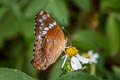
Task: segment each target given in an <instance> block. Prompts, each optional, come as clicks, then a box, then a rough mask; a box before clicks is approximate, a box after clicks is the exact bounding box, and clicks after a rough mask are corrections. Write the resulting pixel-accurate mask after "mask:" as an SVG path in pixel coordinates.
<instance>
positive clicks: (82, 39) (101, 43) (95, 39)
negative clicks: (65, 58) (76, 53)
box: [72, 30, 107, 50]
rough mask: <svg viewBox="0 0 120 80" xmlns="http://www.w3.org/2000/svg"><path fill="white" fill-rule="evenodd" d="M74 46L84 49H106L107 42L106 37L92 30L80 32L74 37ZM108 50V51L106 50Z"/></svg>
mask: <svg viewBox="0 0 120 80" xmlns="http://www.w3.org/2000/svg"><path fill="white" fill-rule="evenodd" d="M72 40H73V43H74V45H76V46H77V47H79V48H82V49H96V48H97V47H104V48H106V46H107V42H106V40H105V38H104V36H103V35H102V34H100V33H98V32H93V31H90V30H79V31H77V32H75V33H74V34H73V35H72ZM106 50H107V49H106Z"/></svg>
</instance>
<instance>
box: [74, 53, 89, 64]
mask: <svg viewBox="0 0 120 80" xmlns="http://www.w3.org/2000/svg"><path fill="white" fill-rule="evenodd" d="M75 56H76V57H77V58H78V60H79V61H80V62H82V64H87V63H89V59H88V58H85V57H82V56H80V55H79V54H76V55H75Z"/></svg>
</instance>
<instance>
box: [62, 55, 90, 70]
mask: <svg viewBox="0 0 120 80" xmlns="http://www.w3.org/2000/svg"><path fill="white" fill-rule="evenodd" d="M68 56H69V55H67V54H66V55H65V56H64V58H65V59H64V61H63V64H62V66H61V68H63V67H64V65H65V62H66V60H67V58H68ZM70 63H71V67H72V69H73V70H78V69H82V64H87V63H89V59H88V58H85V57H82V56H80V55H79V53H77V54H76V55H75V56H72V57H71V59H70Z"/></svg>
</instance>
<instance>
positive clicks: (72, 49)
mask: <svg viewBox="0 0 120 80" xmlns="http://www.w3.org/2000/svg"><path fill="white" fill-rule="evenodd" d="M65 52H66V54H68V55H69V56H70V57H72V56H74V55H76V54H77V53H78V50H77V49H76V48H75V47H70V48H67V49H66V51H65Z"/></svg>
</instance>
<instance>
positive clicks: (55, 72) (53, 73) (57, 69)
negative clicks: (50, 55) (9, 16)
mask: <svg viewBox="0 0 120 80" xmlns="http://www.w3.org/2000/svg"><path fill="white" fill-rule="evenodd" d="M62 63H63V60H62V59H61V58H60V59H58V60H57V61H56V62H55V64H53V65H52V67H51V70H50V72H49V76H48V80H56V79H57V78H58V77H59V76H60V75H61V74H62V70H61V65H62Z"/></svg>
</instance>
